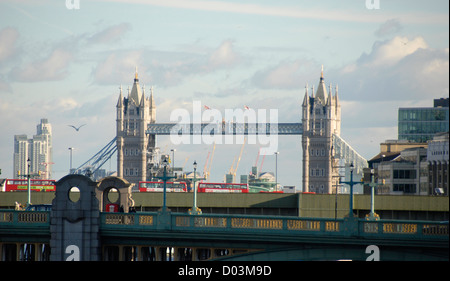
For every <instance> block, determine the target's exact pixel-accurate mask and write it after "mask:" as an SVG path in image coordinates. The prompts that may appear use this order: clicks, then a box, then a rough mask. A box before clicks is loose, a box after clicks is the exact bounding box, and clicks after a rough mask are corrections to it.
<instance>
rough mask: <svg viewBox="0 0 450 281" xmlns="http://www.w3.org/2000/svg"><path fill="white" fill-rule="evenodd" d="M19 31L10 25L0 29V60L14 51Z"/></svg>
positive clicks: (6, 57) (3, 59)
mask: <svg viewBox="0 0 450 281" xmlns="http://www.w3.org/2000/svg"><path fill="white" fill-rule="evenodd" d="M18 37H19V32H18V31H17V30H16V29H15V28H12V27H5V28H3V29H2V30H0V62H1V61H5V60H7V59H8V58H10V57H11V56H13V55H14V53H15V52H16V42H17V38H18Z"/></svg>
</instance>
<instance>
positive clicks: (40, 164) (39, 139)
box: [14, 118, 53, 179]
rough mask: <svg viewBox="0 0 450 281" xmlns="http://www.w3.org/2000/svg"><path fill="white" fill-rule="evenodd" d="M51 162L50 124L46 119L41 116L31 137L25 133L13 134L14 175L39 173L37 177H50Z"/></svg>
mask: <svg viewBox="0 0 450 281" xmlns="http://www.w3.org/2000/svg"><path fill="white" fill-rule="evenodd" d="M28 160H29V161H28ZM51 164H53V163H52V125H51V124H50V123H49V122H48V119H46V118H43V119H41V123H40V124H38V125H37V126H36V135H33V138H32V139H28V138H27V136H26V135H15V136H14V177H16V176H17V175H18V174H21V175H25V174H40V176H39V178H41V179H50V178H51V176H52V168H51ZM28 165H30V167H29V169H28ZM36 177H37V176H35V178H36Z"/></svg>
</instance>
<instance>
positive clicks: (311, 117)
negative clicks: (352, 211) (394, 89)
mask: <svg viewBox="0 0 450 281" xmlns="http://www.w3.org/2000/svg"><path fill="white" fill-rule="evenodd" d="M332 90H333V88H332V86H331V85H330V86H329V89H328V90H327V87H326V86H325V81H324V75H323V68H322V73H321V76H320V81H319V85H318V87H317V91H314V87H313V88H312V92H310V89H308V87H306V88H305V96H304V99H303V103H302V122H301V123H270V122H268V123H256V122H255V123H252V122H241V123H239V122H236V123H233V122H222V123H220V122H218V123H216V124H211V123H201V122H197V123H196V122H192V123H191V122H187V123H182V122H180V123H157V122H156V104H155V102H154V98H153V89H151V92H150V97H146V95H145V88H142V89H141V87H140V86H139V79H138V74H137V72H136V74H135V79H134V84H133V87H132V89H131V90H130V89H128V95H127V96H126V97H124V95H123V93H122V87H120V95H119V99H118V102H117V122H116V127H117V136H116V144H117V174H118V176H119V177H123V178H125V179H127V180H128V181H130V182H132V183H135V184H137V183H138V182H139V181H145V180H148V177H149V172H148V171H149V169H150V165H152V164H151V162H154V161H155V159H156V158H157V157H155V155H156V154H157V152H158V150H157V148H156V147H155V145H156V136H157V135H171V136H174V135H202V136H205V135H264V136H268V135H270V136H282V135H286V136H288V135H293V136H295V135H301V136H302V140H301V141H302V150H303V165H302V166H303V167H302V169H303V179H302V190H303V191H304V192H316V193H335V192H336V187H337V186H338V185H339V182H338V181H339V178H340V176H342V170H341V168H340V167H343V166H349V165H350V164H353V166H354V167H355V168H356V170H355V174H359V175H362V171H363V168H365V167H367V161H366V160H365V159H364V158H363V157H362V156H361V155H360V154H358V153H357V152H356V151H355V150H354V149H353V148H352V147H351V146H350V145H349V144H348V143H347V142H346V141H344V140H343V139H342V137H341V136H340V130H341V129H340V128H341V107H340V103H339V98H338V87H337V86H336V87H335V93H334V95H333V94H332Z"/></svg>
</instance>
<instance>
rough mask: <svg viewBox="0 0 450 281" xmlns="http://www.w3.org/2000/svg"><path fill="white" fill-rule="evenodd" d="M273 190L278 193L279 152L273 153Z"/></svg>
mask: <svg viewBox="0 0 450 281" xmlns="http://www.w3.org/2000/svg"><path fill="white" fill-rule="evenodd" d="M274 154H275V190H277V191H278V154H280V152H279V151H277V152H275V153H274Z"/></svg>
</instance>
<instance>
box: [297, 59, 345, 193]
mask: <svg viewBox="0 0 450 281" xmlns="http://www.w3.org/2000/svg"><path fill="white" fill-rule="evenodd" d="M302 112H303V117H302V123H303V136H302V147H303V182H302V184H303V192H316V193H334V192H335V190H336V186H337V183H338V177H337V176H338V172H337V168H336V167H337V160H335V159H334V158H333V140H332V137H333V134H336V135H338V136H339V135H340V131H341V106H340V104H339V98H338V87H337V86H336V89H335V95H334V96H332V87H331V84H330V86H329V92H327V89H326V86H325V81H324V78H323V66H322V73H321V76H320V81H319V85H318V87H317V91H316V93H315V94H314V87H313V88H312V93H311V96H310V95H309V93H308V86H306V88H305V97H304V99H303V104H302ZM333 167H335V168H333Z"/></svg>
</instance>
